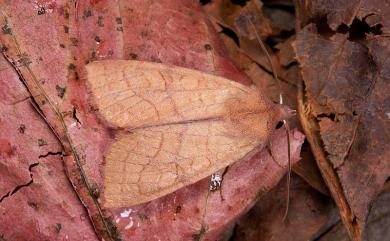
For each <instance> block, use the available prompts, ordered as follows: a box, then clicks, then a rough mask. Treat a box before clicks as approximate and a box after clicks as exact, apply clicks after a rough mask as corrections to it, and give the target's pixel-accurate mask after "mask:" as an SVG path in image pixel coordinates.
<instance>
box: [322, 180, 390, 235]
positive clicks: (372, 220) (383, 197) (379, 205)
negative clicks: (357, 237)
mask: <svg viewBox="0 0 390 241" xmlns="http://www.w3.org/2000/svg"><path fill="white" fill-rule="evenodd" d="M389 202H390V185H389V183H386V185H385V187H384V188H383V190H382V192H381V193H380V194H379V195H378V198H377V199H376V200H375V201H374V202H373V204H372V208H371V211H370V214H369V216H368V219H367V226H366V230H365V232H364V233H363V237H362V240H363V241H377V240H378V241H381V240H386V239H387V237H390V229H389V225H390V214H389V213H390V207H389ZM317 240H319V241H349V240H350V239H349V237H348V233H347V231H346V229H345V228H344V227H343V225H342V223H341V222H339V223H338V224H337V225H334V226H333V227H332V228H331V230H329V231H328V232H326V233H324V234H323V235H321V236H320V237H319V238H318V239H317Z"/></svg>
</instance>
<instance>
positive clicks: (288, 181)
mask: <svg viewBox="0 0 390 241" xmlns="http://www.w3.org/2000/svg"><path fill="white" fill-rule="evenodd" d="M247 20H248V22H249V25H251V27H252V28H253V32H254V33H255V36H256V40H257V42H258V43H259V45H260V47H261V49H262V50H263V52H264V53H265V55H266V56H267V60H268V62H269V64H270V66H271V72H272V75H273V77H274V79H275V80H276V83H277V85H278V88H279V104H281V105H283V103H284V102H283V94H282V87H281V85H280V80H279V78H278V75H277V73H276V69H275V67H274V64H273V62H272V59H271V56H270V55H269V53H268V51H267V48H266V47H265V45H264V43H263V41H262V40H261V38H260V36H259V34H258V33H257V30H256V27H255V25H254V24H253V22H252V21H251V20H250V18H247ZM282 121H283V126H284V127H285V130H286V135H287V152H288V153H287V156H288V171H287V198H286V209H285V212H284V215H283V222H285V221H286V219H287V216H288V210H289V206H290V185H291V153H290V135H289V133H290V128H289V126H288V124H287V121H286V120H282Z"/></svg>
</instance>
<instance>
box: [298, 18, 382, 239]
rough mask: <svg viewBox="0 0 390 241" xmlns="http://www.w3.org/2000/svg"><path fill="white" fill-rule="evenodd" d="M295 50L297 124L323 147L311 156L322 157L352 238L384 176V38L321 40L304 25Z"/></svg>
mask: <svg viewBox="0 0 390 241" xmlns="http://www.w3.org/2000/svg"><path fill="white" fill-rule="evenodd" d="M296 51H297V56H298V60H299V62H300V63H301V67H302V75H303V79H304V80H305V93H304V98H303V99H302V103H303V105H304V108H303V109H302V112H301V118H302V122H304V123H307V124H305V127H304V128H305V129H306V131H307V132H306V133H308V135H311V136H312V137H309V138H308V139H309V141H310V143H311V144H312V147H313V148H317V149H318V148H320V149H321V146H320V145H315V144H314V143H315V142H318V140H317V141H315V140H314V139H315V138H317V137H313V136H316V135H318V137H319V138H320V142H322V143H323V145H324V149H323V150H318V152H317V156H316V154H315V156H316V158H318V159H317V160H320V159H321V158H319V156H320V155H322V156H323V157H324V158H326V159H324V158H322V159H321V160H320V162H322V164H319V165H320V166H321V165H322V167H323V168H324V169H321V167H320V169H321V170H322V171H323V175H324V176H325V177H326V178H325V180H326V181H327V184H328V186H330V190H331V192H332V194H333V197H334V198H335V201H336V203H337V204H338V205H339V208H340V211H341V216H342V218H343V221H344V223H345V224H346V225H347V227H348V231H349V232H350V235H351V237H353V239H355V240H358V239H359V238H360V236H361V233H362V230H363V227H364V225H365V222H366V219H367V215H368V213H369V207H370V205H371V202H372V200H373V199H374V198H375V197H376V195H377V194H378V193H379V191H380V190H381V189H382V187H383V184H384V183H385V181H386V179H387V177H388V176H389V173H390V166H389V165H390V160H389V157H390V153H389V150H390V149H389V146H388V145H389V143H390V142H389V141H390V139H389V128H388V127H389V118H388V117H387V115H386V113H387V112H388V110H387V107H388V106H389V99H388V94H386V93H388V92H389V84H388V82H389V80H388V74H387V71H388V69H389V63H388V61H387V56H388V55H389V54H390V53H389V46H388V38H387V37H381V36H371V35H369V36H367V45H362V44H360V43H358V42H355V41H350V40H349V39H348V34H338V33H336V34H334V35H333V36H332V37H331V38H326V37H323V36H321V35H319V34H318V32H317V30H316V28H315V26H314V25H308V26H306V27H305V28H304V29H303V30H302V31H301V32H300V33H299V34H298V37H297V43H296ZM314 80H315V81H314ZM309 123H310V124H309ZM317 125H318V126H317ZM317 131H318V132H317ZM320 152H322V153H323V154H319V153H320ZM324 153H325V155H324ZM326 162H329V164H326ZM325 165H328V167H325ZM333 168H334V172H333V171H332V169H333ZM325 169H327V170H325ZM338 183H340V185H339V184H338Z"/></svg>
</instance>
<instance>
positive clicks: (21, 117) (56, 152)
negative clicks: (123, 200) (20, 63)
mask: <svg viewBox="0 0 390 241" xmlns="http://www.w3.org/2000/svg"><path fill="white" fill-rule="evenodd" d="M0 69H1V71H0V85H1V88H0V96H1V98H0V110H1V111H0V180H1V182H0V239H1V240H32V241H35V240H36V241H38V240H43V239H46V240H66V239H67V238H72V239H75V240H95V237H96V235H95V233H94V231H93V228H92V226H91V223H90V221H89V219H88V215H87V213H86V211H85V210H84V208H83V207H82V206H81V205H80V201H79V199H78V198H77V196H76V195H75V193H74V191H73V189H72V186H71V185H70V183H69V180H68V178H67V176H66V175H65V173H64V169H63V165H62V161H61V156H60V154H61V151H62V148H61V146H60V144H59V142H58V140H57V139H56V138H55V136H54V135H53V134H52V133H51V130H50V129H49V128H48V126H47V125H46V124H45V123H44V122H43V121H42V119H41V117H40V116H39V114H38V113H36V111H35V109H34V107H33V106H32V103H31V102H30V98H29V94H28V92H27V91H26V89H25V87H24V86H23V85H22V83H21V82H20V80H19V77H18V76H17V75H16V74H15V71H14V69H13V68H12V67H11V66H10V65H9V63H7V62H6V61H5V60H4V59H2V60H1V61H0Z"/></svg>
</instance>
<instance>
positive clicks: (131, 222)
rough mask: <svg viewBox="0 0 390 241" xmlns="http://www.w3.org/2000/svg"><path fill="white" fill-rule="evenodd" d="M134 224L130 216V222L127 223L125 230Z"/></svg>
mask: <svg viewBox="0 0 390 241" xmlns="http://www.w3.org/2000/svg"><path fill="white" fill-rule="evenodd" d="M133 224H134V222H133V219H132V218H130V222H129V224H127V225H126V227H125V230H127V229H129V228H131V227H133Z"/></svg>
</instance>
